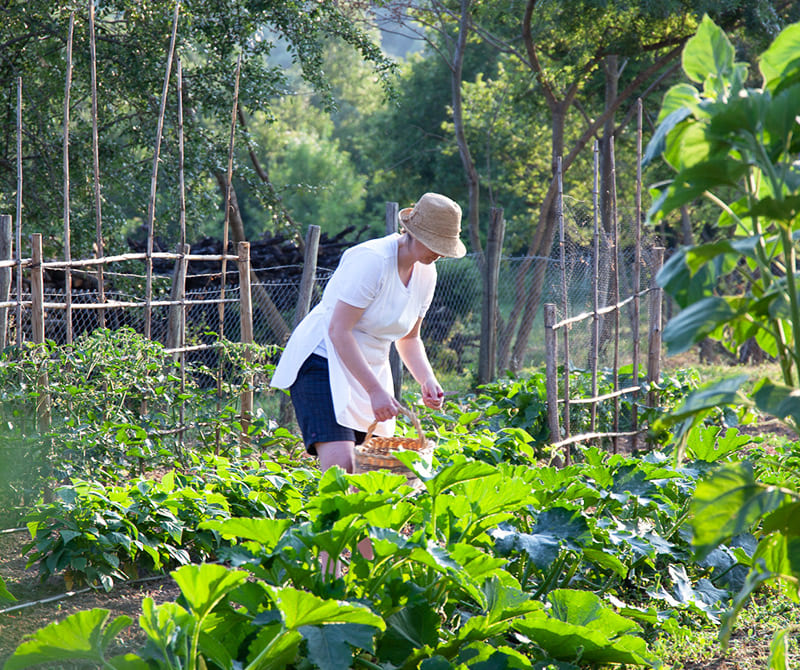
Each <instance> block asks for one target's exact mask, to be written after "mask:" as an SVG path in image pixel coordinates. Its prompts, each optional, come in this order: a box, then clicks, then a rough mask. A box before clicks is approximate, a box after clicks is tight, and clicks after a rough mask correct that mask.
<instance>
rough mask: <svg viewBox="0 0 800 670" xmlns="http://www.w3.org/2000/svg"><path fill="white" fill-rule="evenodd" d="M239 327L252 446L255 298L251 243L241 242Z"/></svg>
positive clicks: (246, 440)
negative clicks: (251, 284)
mask: <svg viewBox="0 0 800 670" xmlns="http://www.w3.org/2000/svg"><path fill="white" fill-rule="evenodd" d="M238 252H239V258H238V260H237V264H238V266H239V325H240V330H241V341H242V344H244V345H245V346H244V361H245V366H246V369H245V375H244V382H243V384H242V391H241V394H240V399H241V423H242V436H241V440H242V443H243V444H250V437H249V435H248V433H249V428H250V419H251V418H252V416H253V371H252V369H251V368H250V364H251V363H252V362H253V348H252V344H253V297H252V294H251V291H250V243H249V242H239V248H238Z"/></svg>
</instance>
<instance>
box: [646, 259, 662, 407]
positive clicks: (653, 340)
mask: <svg viewBox="0 0 800 670" xmlns="http://www.w3.org/2000/svg"><path fill="white" fill-rule="evenodd" d="M663 263H664V247H653V267H652V277H653V279H652V281H653V283H654V284H655V277H656V275H657V274H658V271H659V270H660V269H661V266H662V265H663ZM662 296H663V290H662V289H661V287H660V286H655V287H654V288H653V289H652V292H651V293H650V335H649V337H648V343H647V381H648V382H649V384H650V387H651V388H650V391H648V393H647V404H648V406H649V407H655V406H656V404H657V403H658V392H657V391H654V390H653V388H652V386H653V384H654V383H656V382H658V378H659V377H660V376H661V331H662V327H661V301H662Z"/></svg>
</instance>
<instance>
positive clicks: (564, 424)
mask: <svg viewBox="0 0 800 670" xmlns="http://www.w3.org/2000/svg"><path fill="white" fill-rule="evenodd" d="M641 137H642V134H641V102H640V103H639V130H638V153H637V158H638V160H637V166H638V168H637V176H636V214H635V217H634V224H633V231H632V232H633V237H634V241H633V244H634V262H633V264H634V268H633V286H632V290H631V295H629V296H628V297H626V298H624V299H621V298H620V287H619V272H618V269H619V267H620V264H621V259H620V246H621V245H620V235H619V227H618V217H617V202H616V196H617V194H616V168H615V163H614V148H613V147H614V145H613V141H612V142H611V163H612V180H611V193H610V197H611V204H612V208H611V209H612V225H611V231H610V240H607V248H606V249H605V250H601V247H600V239H601V231H600V228H599V225H598V218H599V216H598V196H599V190H598V181H599V178H598V174H599V168H598V165H599V161H598V145H597V143H595V147H594V189H593V201H594V202H593V208H594V230H593V236H592V267H593V279H592V293H593V308H592V310H591V311H588V312H584V313H582V314H578V315H575V316H570V314H569V311H570V310H569V307H570V304H569V300H568V297H567V296H568V287H567V272H566V258H565V239H566V232H567V231H566V225H565V222H564V215H563V195H564V194H563V185H562V180H561V176H562V175H561V161H560V159H559V160H558V165H557V174H556V179H557V180H558V195H557V208H556V212H557V213H556V216H557V217H558V230H559V247H560V264H561V283H562V305H561V317H562V318H561V319H560V320H559V318H558V309H559V308H558V306H557V305H556V304H554V303H547V304H545V305H544V326H545V348H546V356H545V357H546V363H545V364H546V386H547V412H548V426H549V428H550V435H551V442H552V446H553V447H554V449H555V450H557V452H558V450H562V453H563V461H564V462H565V463H567V464H568V463H569V462H570V460H571V445H573V444H577V443H594V442H601V443H602V442H604V441H609V440H610V441H611V444H612V448H613V450H614V452H615V453H616V451H617V450H618V446H619V441H620V439H621V438H626V439H629V441H630V442H629V444H630V448H631V450H632V451H636V450H637V448H638V446H639V440H640V438H641V437H642V436H643V435H644V434H645V433H646V431H647V426H641V425H639V409H640V407H641V397H640V394H641V392H642V390H643V389H642V385H641V384H640V369H639V364H640V344H639V343H640V321H641V313H640V312H641V299H642V297H644V296H646V295H648V294H649V296H650V304H649V333H648V338H647V342H648V350H647V382H648V385H649V388H650V389H651V390H650V391H649V392H648V395H647V397H646V399H645V400H646V405H647V406H649V407H654V406H655V405H656V404H657V402H658V396H657V392H656V391H655V390H653V389H654V386H655V385H654V382H657V381H658V379H659V376H660V361H661V330H662V317H661V314H662V290H661V289H660V288H659V287H658V286H657V285H656V284H655V277H656V275H657V274H658V271H659V270H660V269H661V265H662V263H663V260H664V249H663V247H659V246H655V247H652V248H651V249H650V250H649V252H650V253H648V254H646V256H647V260H648V261H649V269H650V272H649V274H650V277H651V284H652V285H651V286H649V287H647V288H645V289H644V290H642V289H641V286H640V284H641V269H642V266H643V263H644V256H643V254H642V236H641V219H642V216H641V183H642V182H641ZM601 260H604V261H605V262H606V263H609V264H611V265H612V266H613V268H614V271H612V272H611V274H610V276H611V278H612V286H611V287H610V288H611V291H610V295H611V300H610V301H609V304H606V305H601V304H600V281H599V266H600V263H601ZM623 308H629V314H628V316H629V318H630V326H631V332H630V339H631V342H632V345H633V346H632V355H631V359H632V360H631V361H630V364H631V369H632V376H631V384H630V385H629V386H626V387H624V388H620V384H619V371H620V337H621V335H620V323H621V313H622V310H623ZM609 319H610V321H611V323H610V327H609V322H608V320H609ZM603 320H606V323H605V324H604V325H605V326H606V327H605V328H604V329H603V331H604V332H603V333H601V321H603ZM582 322H590V324H591V347H590V351H589V365H588V367H589V371H590V373H591V376H592V378H591V383H592V393H591V395H590V396H588V397H585V396H584V397H580V398H573V397H572V396H571V393H570V372H571V371H572V368H573V360H572V357H571V354H570V331H571V330H572V329H573V328H574V327H576V326H577V325H578V324H580V323H582ZM559 334H560V335H561V339H562V349H561V352H560V356H559V346H558V341H559V337H558V335H559ZM603 337H606V338H608V339H609V340H610V346H612V347H613V363H612V367H611V376H612V390H611V391H610V392H608V393H604V394H599V393H598V360H599V355H598V349H599V347H600V343H601V339H602V338H603ZM559 367H561V368H562V375H563V376H562V380H561V383H560V384H559ZM626 396H627V397H628V398H629V401H630V406H631V414H630V421H631V425H630V429H629V430H620V399H621V398H623V397H626ZM606 402H611V403H613V404H614V407H613V426H612V429H611V430H604V431H599V430H597V410H598V406H599V404H600V403H606ZM587 404H588V405H589V407H590V425H589V430H588V431H584V432H582V433H580V434H577V435H572V434H571V411H570V410H571V407H572V406H573V405H587Z"/></svg>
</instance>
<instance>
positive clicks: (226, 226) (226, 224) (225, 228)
mask: <svg viewBox="0 0 800 670" xmlns="http://www.w3.org/2000/svg"><path fill="white" fill-rule="evenodd" d="M241 68H242V54H241V53H240V54H239V57H238V58H237V60H236V74H235V76H234V82H233V109H232V111H231V134H230V140H229V142H228V172H227V177H226V181H225V218H224V220H223V222H222V253H223V254H227V253H228V237H229V234H230V221H231V182H232V181H233V146H234V140H235V138H236V109H237V108H238V106H239V75H240V73H241ZM227 281H228V271H227V260H226V259H225V257H224V256H223V259H222V280H221V282H220V288H219V293H220V296H219V297H220V299H221V300H225V284H226V282H227ZM224 305H225V303H224V302H220V304H219V308H218V314H219V330H218V337H219V339H220V340H221V339H223V338H224V337H225V306H224ZM220 374H221V372H220Z"/></svg>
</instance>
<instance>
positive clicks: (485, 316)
mask: <svg viewBox="0 0 800 670" xmlns="http://www.w3.org/2000/svg"><path fill="white" fill-rule="evenodd" d="M505 227H506V222H505V219H504V218H503V210H502V208H499V207H493V208H492V213H491V219H490V221H489V232H488V235H487V237H486V264H485V274H484V276H483V305H482V311H481V348H480V358H479V360H478V382H479V383H480V384H487V383H489V382H490V381H492V379H493V378H494V376H495V375H496V374H497V371H496V367H497V287H498V285H499V283H500V256H501V254H502V252H503V237H504V236H505Z"/></svg>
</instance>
